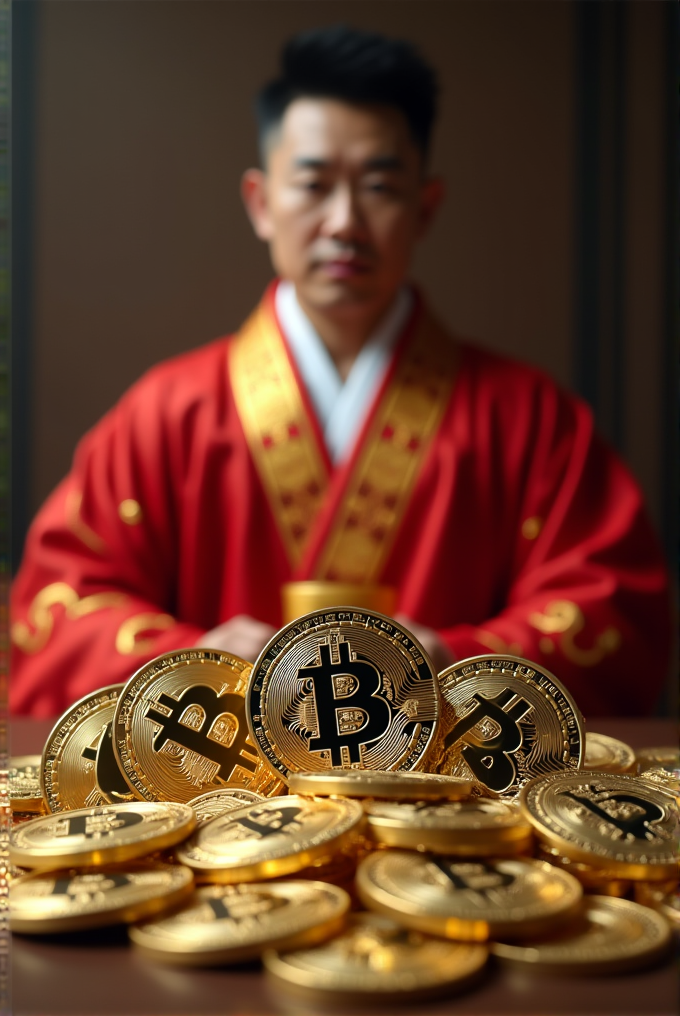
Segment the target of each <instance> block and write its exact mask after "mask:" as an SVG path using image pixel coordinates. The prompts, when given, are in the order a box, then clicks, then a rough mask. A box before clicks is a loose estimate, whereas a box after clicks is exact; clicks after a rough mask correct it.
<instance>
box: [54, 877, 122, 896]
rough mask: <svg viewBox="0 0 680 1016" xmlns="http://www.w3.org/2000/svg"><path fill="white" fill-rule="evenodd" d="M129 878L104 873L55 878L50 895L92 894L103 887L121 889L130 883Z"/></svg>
mask: <svg viewBox="0 0 680 1016" xmlns="http://www.w3.org/2000/svg"><path fill="white" fill-rule="evenodd" d="M130 883H131V879H129V878H128V876H127V875H117V874H113V873H111V874H106V875H95V876H94V877H93V876H89V877H88V876H85V877H83V876H82V875H76V876H75V877H74V878H63V877H62V878H57V879H55V880H54V886H53V887H52V892H51V893H50V895H51V896H72V897H73V896H81V895H82V894H83V893H85V894H86V895H88V896H94V895H95V894H96V893H97V892H101V891H102V890H104V889H122V887H123V886H124V885H130Z"/></svg>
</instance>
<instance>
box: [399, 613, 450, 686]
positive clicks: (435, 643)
mask: <svg viewBox="0 0 680 1016" xmlns="http://www.w3.org/2000/svg"><path fill="white" fill-rule="evenodd" d="M395 621H398V622H399V624H403V626H404V628H408V630H409V631H410V632H412V633H413V634H414V635H415V637H416V638H417V639H418V641H419V642H420V644H421V645H422V647H423V649H424V650H425V652H426V653H427V655H428V656H429V657H430V659H431V660H432V662H433V663H434V669H435V670H436V671H437V673H438V674H440V673H441V671H442V670H446V668H447V667H450V666H451V664H452V663H455V662H456V657H455V656H454V655H453V653H452V652H451V650H450V649H449V647H448V646H447V644H446V642H444V640H443V639H441V638H440V637H439V635H438V634H437V632H436V631H435V630H434V628H426V627H425V625H424V624H418V622H417V621H412V620H411V618H410V617H406V615H405V614H398V615H397V616H396V618H395Z"/></svg>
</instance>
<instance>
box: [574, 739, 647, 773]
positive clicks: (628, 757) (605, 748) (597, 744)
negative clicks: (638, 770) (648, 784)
mask: <svg viewBox="0 0 680 1016" xmlns="http://www.w3.org/2000/svg"><path fill="white" fill-rule="evenodd" d="M583 768H584V769H596V770H597V771H598V772H605V773H630V772H632V771H633V769H635V752H634V751H633V749H632V748H631V747H630V745H629V744H625V743H624V742H623V741H617V739H616V738H615V737H608V736H607V735H606V734H597V733H595V732H594V731H591V730H589V731H588V732H587V733H586V755H585V761H584V763H583Z"/></svg>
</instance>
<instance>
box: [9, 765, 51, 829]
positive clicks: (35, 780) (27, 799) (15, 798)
mask: <svg viewBox="0 0 680 1016" xmlns="http://www.w3.org/2000/svg"><path fill="white" fill-rule="evenodd" d="M40 766H41V758H40V755H17V756H16V757H15V758H11V759H10V760H9V770H8V773H7V782H8V785H9V803H10V807H11V809H12V811H21V812H33V813H36V814H40V813H42V812H45V811H47V806H46V805H45V801H44V799H43V795H42V789H41V787H40Z"/></svg>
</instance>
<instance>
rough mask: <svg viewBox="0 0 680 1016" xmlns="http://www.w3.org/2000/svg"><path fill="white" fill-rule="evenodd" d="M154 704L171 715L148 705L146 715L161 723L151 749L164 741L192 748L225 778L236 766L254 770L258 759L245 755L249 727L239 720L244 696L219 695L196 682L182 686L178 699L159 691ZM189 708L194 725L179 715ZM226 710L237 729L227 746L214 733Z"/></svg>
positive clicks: (159, 748) (219, 730) (217, 732)
mask: <svg viewBox="0 0 680 1016" xmlns="http://www.w3.org/2000/svg"><path fill="white" fill-rule="evenodd" d="M157 705H158V706H161V707H163V708H165V709H168V710H169V711H170V715H169V716H167V715H165V714H164V713H162V712H161V711H160V709H154V708H151V709H149V710H148V711H147V714H146V718H147V719H149V720H153V722H154V723H159V724H160V725H161V730H159V731H158V733H157V734H156V735H155V737H154V741H153V747H154V751H160V750H161V748H162V747H163V745H164V744H165V743H166V742H167V741H174V742H175V743H176V744H179V745H180V746H181V747H182V748H186V749H187V751H193V752H195V753H196V754H197V755H202V756H203V757H204V758H207V759H210V761H211V762H214V763H215V764H216V765H217V766H218V767H219V768H218V770H217V774H216V775H218V776H221V777H222V779H223V780H225V781H228V780H229V779H230V777H231V774H232V772H233V770H234V768H235V767H236V766H237V765H238V766H241V767H243V768H244V769H247V770H248V771H249V772H251V773H254V772H255V771H256V769H257V765H258V763H257V760H256V759H252V758H248V757H247V755H245V752H246V751H247V744H246V740H247V737H248V729H247V727H246V725H245V723H243V722H242V721H241V720H240V719H239V716H240V715H241V714H242V713H243V699H242V698H240V697H239V696H238V695H221V696H220V697H219V698H218V696H217V692H216V691H215V690H214V689H213V688H210V687H208V686H207V685H197V686H194V687H192V688H185V690H184V691H183V692H182V694H181V695H180V697H179V699H175V698H173V697H172V696H171V695H166V693H165V692H162V693H161V694H160V695H159V697H158V702H157ZM192 707H193V709H192ZM189 709H192V712H193V713H195V714H196V716H197V718H198V724H197V725H196V726H194V725H192V726H187V723H183V722H182V717H184V715H185V713H187V710H189ZM225 713H226V714H228V715H229V716H230V717H231V718H232V719H233V720H234V721H235V723H236V730H235V731H234V732H233V737H232V739H231V741H230V743H229V744H228V745H227V744H223V743H221V741H219V740H215V737H216V736H222V732H221V729H220V727H221V725H223V719H224V715H225ZM230 733H231V731H230Z"/></svg>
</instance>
